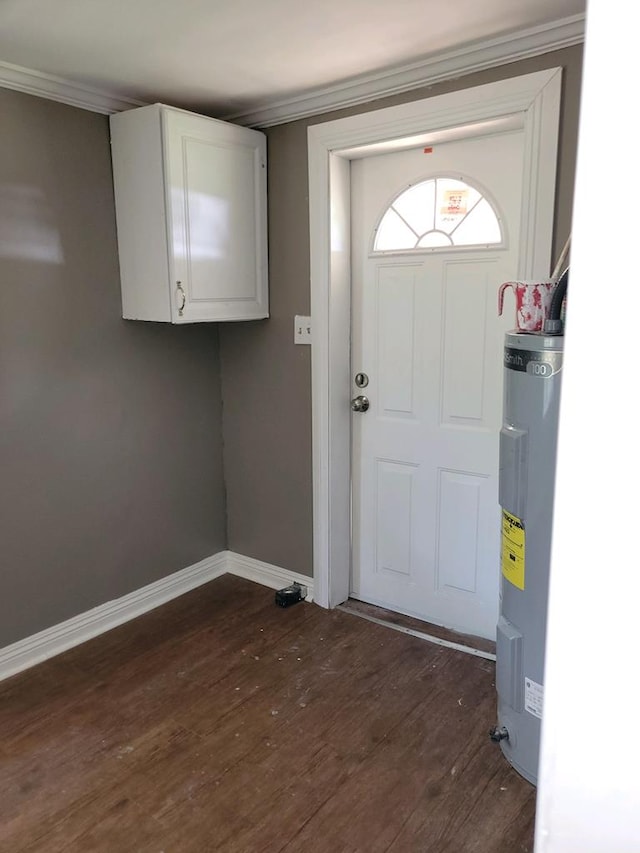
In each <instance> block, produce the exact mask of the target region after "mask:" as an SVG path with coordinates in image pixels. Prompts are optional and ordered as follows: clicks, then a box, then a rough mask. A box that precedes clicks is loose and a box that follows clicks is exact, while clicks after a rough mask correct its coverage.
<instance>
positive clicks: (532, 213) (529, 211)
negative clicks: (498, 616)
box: [308, 68, 562, 607]
mask: <svg viewBox="0 0 640 853" xmlns="http://www.w3.org/2000/svg"><path fill="white" fill-rule="evenodd" d="M561 79H562V70H561V69H560V68H552V69H548V70H545V71H540V72H536V73H533V74H527V75H524V76H521V77H514V78H511V79H507V80H501V81H498V82H495V83H488V84H486V85H483V86H477V87H473V88H470V89H464V90H461V91H457V92H452V93H450V94H446V95H439V96H436V97H433V98H427V99H424V100H420V101H414V102H412V103H408V104H401V105H398V106H395V107H388V108H386V109H383V110H375V111H372V112H368V113H363V114H360V115H356V116H352V117H349V118H344V119H337V120H335V121H331V122H326V123H324V124H318V125H313V126H311V127H310V128H309V129H308V148H309V217H310V243H311V245H310V250H311V315H312V322H313V346H312V355H311V382H312V424H313V573H314V599H315V601H316V602H317V603H318V604H320V605H321V606H323V607H335V606H337V605H338V604H340V603H342V602H343V601H346V599H347V598H348V597H349V581H350V566H351V482H350V476H351V464H350V463H351V417H352V413H351V408H350V399H351V365H350V329H351V311H350V306H351V253H350V221H351V216H350V161H351V160H352V159H354V158H356V157H361V156H363V155H364V154H368V153H382V152H384V151H392V150H399V149H402V148H408V147H412V146H413V147H415V146H416V145H420V144H425V145H428V144H431V143H432V142H434V141H438V140H439V139H443V138H444V139H452V138H455V137H456V134H463V135H464V134H467V135H468V134H469V133H471V132H473V133H476V134H481V133H491V132H494V131H495V130H496V128H503V127H505V125H507V124H509V123H517V124H518V125H519V126H521V127H522V128H523V129H524V133H525V163H524V175H523V193H522V212H521V233H520V247H521V252H520V261H519V269H518V278H520V279H525V280H527V279H534V278H537V277H542V278H548V276H549V274H550V270H551V244H552V226H553V216H552V215H549V211H553V208H554V198H555V181H556V160H557V144H558V122H559V115H560V95H561ZM470 126H473V130H472V131H471V130H470V129H469V128H470Z"/></svg>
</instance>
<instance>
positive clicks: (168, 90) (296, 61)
mask: <svg viewBox="0 0 640 853" xmlns="http://www.w3.org/2000/svg"><path fill="white" fill-rule="evenodd" d="M584 11H585V0H483V2H478V0H448V2H447V0H396V2H388V0H322V2H321V3H311V2H304V0H262V2H260V0H226V2H223V0H54V2H52V0H2V2H1V3H0V66H2V67H4V69H5V71H6V72H7V73H6V74H5V75H4V78H5V79H4V80H3V75H2V68H1V67H0V82H5V84H6V79H7V78H8V77H11V74H13V75H14V77H15V76H16V75H17V74H19V73H20V72H26V71H29V72H39V74H38V78H39V79H41V80H43V81H44V80H45V79H46V78H53V79H54V82H56V83H57V84H58V85H61V84H63V83H65V82H68V83H69V84H72V85H76V86H80V87H84V88H87V87H88V88H89V89H93V90H99V91H100V92H104V93H108V94H109V95H111V96H114V97H119V98H121V99H125V100H128V101H131V102H133V103H151V102H155V101H161V102H164V103H168V104H172V105H174V106H181V107H185V108H187V109H196V110H200V111H202V112H206V113H208V114H209V115H217V116H218V117H221V118H239V119H242V120H244V122H245V123H250V122H251V121H253V123H258V120H259V118H260V115H261V114H265V115H266V112H265V111H267V112H268V110H269V109H272V108H273V107H274V106H277V105H280V106H281V108H282V105H292V104H294V103H298V104H299V105H302V104H303V103H305V102H306V101H309V99H311V101H313V98H314V96H318V93H325V94H326V93H333V94H334V95H336V93H338V94H337V95H336V97H334V100H335V102H336V103H341V101H340V96H339V93H340V92H342V93H343V100H342V102H344V103H347V102H356V100H357V97H356V96H355V95H354V93H356V94H357V93H360V97H359V99H360V100H364V99H365V98H366V96H367V94H368V95H369V96H371V94H372V93H375V92H376V91H380V92H383V91H392V90H395V91H398V90H399V89H400V88H402V85H404V88H405V89H406V88H409V87H410V86H414V87H415V85H418V83H419V82H420V81H419V80H418V77H419V76H420V73H422V78H423V82H424V81H425V80H426V81H427V82H428V81H429V80H430V79H434V75H433V74H432V75H431V76H429V74H428V73H426V71H425V69H429V68H431V70H432V71H433V70H434V69H435V70H437V71H438V73H440V76H442V73H441V72H444V70H445V69H446V67H449V68H450V69H451V71H450V75H449V76H451V73H452V72H453V71H455V67H456V65H455V62H456V61H457V62H458V67H464V68H466V69H468V70H472V69H473V67H474V64H475V67H483V65H482V62H479V61H478V60H477V56H478V55H479V54H478V51H482V52H483V53H482V55H483V56H484V67H486V66H487V64H492V63H491V62H487V55H488V54H487V50H490V51H491V50H493V53H494V54H495V53H496V51H497V54H499V53H500V51H502V53H505V55H506V56H507V58H509V56H510V54H509V52H508V50H507V49H506V47H505V45H517V46H518V49H517V50H516V51H514V52H513V56H514V57H515V58H517V57H518V56H520V55H527V51H528V55H531V54H533V53H536V52H537V53H541V52H544V49H549V47H548V46H547V45H550V46H551V47H556V46H559V47H562V46H564V45H565V44H570V43H576V42H577V41H578V40H579V39H577V38H576V37H575V34H576V32H578V30H581V29H582V28H583V17H584ZM525 37H526V38H525ZM571 37H572V38H573V42H571ZM541 46H542V47H541ZM498 48H499V49H498ZM491 55H493V54H491ZM465 57H466V58H467V60H468V61H467V63H466V65H465V64H464V58H465ZM443 63H444V64H443ZM452 63H453V64H452ZM493 64H496V62H493ZM16 66H17V67H18V68H17V69H16V68H15V67H16ZM32 76H33V75H32ZM436 76H437V75H436ZM57 78H62V80H61V81H58V79H57ZM384 81H387V83H388V85H387V87H386V88H385V87H384V85H383V83H384ZM416 81H418V82H416ZM50 85H51V84H50ZM376 85H377V87H378V89H377V90H376V89H375V86H376ZM394 87H395V88H394ZM14 88H20V87H19V86H17V85H16V86H14ZM369 90H370V91H369ZM349 98H350V99H351V100H350V101H349ZM311 101H310V103H311ZM316 101H317V97H316ZM318 107H319V109H318ZM310 108H311V107H310ZM316 109H317V111H321V109H322V103H320V102H318V103H317V104H316ZM105 111H108V110H105ZM308 111H309V110H308ZM298 112H299V113H302V112H304V110H302V109H299V110H298ZM293 113H295V110H293V112H292V114H293Z"/></svg>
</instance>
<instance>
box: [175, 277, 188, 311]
mask: <svg viewBox="0 0 640 853" xmlns="http://www.w3.org/2000/svg"><path fill="white" fill-rule="evenodd" d="M176 289H177V291H178V299H179V300H180V303H179V305H178V317H182V315H183V313H184V306H185V305H186V304H187V294H186V293H185V292H184V288H183V286H182V282H181V281H177V282H176Z"/></svg>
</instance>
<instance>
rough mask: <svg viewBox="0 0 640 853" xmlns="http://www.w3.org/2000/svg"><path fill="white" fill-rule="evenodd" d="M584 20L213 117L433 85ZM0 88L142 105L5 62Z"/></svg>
mask: <svg viewBox="0 0 640 853" xmlns="http://www.w3.org/2000/svg"><path fill="white" fill-rule="evenodd" d="M584 32H585V16H584V15H573V16H572V17H570V18H563V19H561V20H559V21H554V22H553V23H550V24H545V25H542V26H538V27H532V28H530V29H526V30H520V31H518V32H515V33H511V34H509V35H505V36H499V37H497V38H493V39H488V40H485V41H479V42H474V43H473V44H470V45H466V46H464V47H461V48H458V49H456V50H452V51H445V52H442V53H439V54H437V55H433V56H431V57H429V58H426V59H424V60H421V61H420V62H413V63H411V64H409V65H403V66H400V67H397V68H395V69H391V70H387V71H383V72H379V73H376V74H367V75H362V76H359V77H354V78H352V79H351V80H348V81H346V82H343V83H340V84H338V85H335V86H328V87H326V88H322V89H315V90H313V91H312V92H308V93H307V94H305V95H301V96H297V97H294V98H289V99H287V100H282V101H277V102H275V103H271V104H265V105H263V106H261V107H259V108H257V109H254V110H251V111H246V112H236V113H231V114H228V115H222V116H217V117H218V118H221V119H222V120H223V121H230V122H234V123H235V124H241V125H245V126H248V127H271V126H273V125H276V124H284V123H285V122H288V121H295V120H296V119H301V118H308V117H309V116H314V115H321V114H323V113H327V112H330V111H332V110H337V109H343V108H345V107H351V106H356V105H357V104H363V103H366V102H368V101H373V100H376V99H378V98H384V97H387V96H389V95H396V94H399V93H401V92H409V91H411V90H412V89H419V88H421V87H423V86H432V85H433V84H435V83H439V82H442V81H443V80H450V79H452V78H455V77H461V76H463V75H465V74H471V73H472V72H477V71H483V70H484V69H487V68H494V67H495V66H497V65H505V64H506V63H509V62H516V61H517V60H519V59H526V58H527V57H531V56H539V55H540V54H543V53H549V52H551V51H553V50H560V49H561V48H565V47H572V46H573V45H576V44H581V43H582V42H583V41H584ZM0 86H3V87H4V88H6V89H15V90H17V91H19V92H26V93H27V94H29V95H37V96H38V97H40V98H48V99H49V100H52V101H60V102H61V103H63V104H70V105H71V106H74V107H81V108H82V109H85V110H91V111H92V112H96V113H104V114H107V115H108V114H110V113H117V112H122V111H123V110H129V109H131V108H132V107H141V106H145V102H144V101H138V100H136V99H134V98H129V97H126V96H123V95H116V94H114V93H112V92H107V91H104V90H101V89H95V88H92V87H90V86H85V85H83V84H81V83H75V82H72V81H71V80H66V79H64V78H62V77H56V76H54V75H52V74H45V73H43V72H41V71H35V70H33V69H31V68H23V67H22V66H20V65H12V64H11V63H9V62H0Z"/></svg>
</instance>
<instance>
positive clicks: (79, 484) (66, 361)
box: [0, 89, 226, 647]
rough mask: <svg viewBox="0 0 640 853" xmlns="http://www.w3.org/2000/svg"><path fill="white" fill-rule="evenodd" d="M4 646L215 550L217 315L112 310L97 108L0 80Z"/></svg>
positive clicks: (114, 276)
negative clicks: (213, 320)
mask: <svg viewBox="0 0 640 853" xmlns="http://www.w3.org/2000/svg"><path fill="white" fill-rule="evenodd" d="M0 115H1V116H2V133H1V134H0V561H1V562H0V647H1V646H4V645H6V644H9V643H11V642H14V641H16V640H18V639H21V638H23V637H25V636H27V635H30V634H32V633H35V632H37V631H39V630H41V629H43V628H46V627H48V626H50V625H53V624H55V623H57V622H60V621H62V620H64V619H67V618H69V617H71V616H73V615H75V614H77V613H79V612H82V611H84V610H87V609H89V608H91V607H94V606H96V605H98V604H101V603H103V602H105V601H108V600H110V599H112V598H115V597H118V596H121V595H124V594H126V593H128V592H130V591H132V590H135V589H137V588H139V587H141V586H143V585H145V584H148V583H151V582H152V581H154V580H156V579H159V578H161V577H163V576H165V575H167V574H170V573H171V572H174V571H177V570H178V569H182V568H185V567H186V566H188V565H190V564H192V563H194V562H197V561H198V560H200V559H202V558H203V557H206V556H209V555H211V554H214V553H216V552H217V551H220V550H222V549H224V548H225V547H226V517H225V494H224V481H223V476H222V455H221V454H222V449H221V448H222V439H221V400H220V377H219V346H218V329H217V326H216V325H209V324H206V325H199V326H190V327H179V328H174V327H171V326H167V325H163V324H155V323H135V322H127V321H124V320H122V319H121V316H120V291H119V276H118V261H117V250H116V235H115V218H114V202H113V192H112V183H111V165H110V154H109V137H108V119H107V118H106V117H105V116H100V115H96V114H94V113H90V112H86V111H84V110H80V109H75V108H73V107H68V106H64V105H61V104H57V103H53V102H51V101H46V100H40V99H38V98H34V97H32V96H29V95H24V94H21V93H17V92H11V91H7V90H3V89H0Z"/></svg>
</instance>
